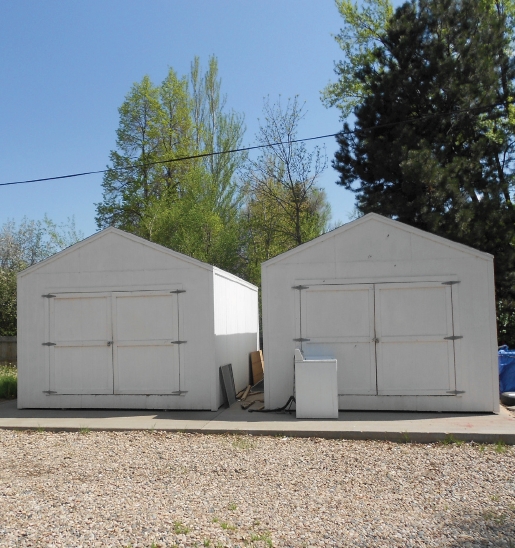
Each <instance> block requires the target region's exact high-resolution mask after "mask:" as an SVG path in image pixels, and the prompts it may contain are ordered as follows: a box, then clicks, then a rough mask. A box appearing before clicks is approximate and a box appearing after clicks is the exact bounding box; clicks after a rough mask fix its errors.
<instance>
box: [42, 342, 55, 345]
mask: <svg viewBox="0 0 515 548" xmlns="http://www.w3.org/2000/svg"><path fill="white" fill-rule="evenodd" d="M41 344H42V345H43V346H55V343H52V342H46V343H41Z"/></svg>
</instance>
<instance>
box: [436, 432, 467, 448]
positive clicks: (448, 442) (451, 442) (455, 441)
mask: <svg viewBox="0 0 515 548" xmlns="http://www.w3.org/2000/svg"><path fill="white" fill-rule="evenodd" d="M440 443H441V444H442V445H463V444H464V443H465V442H464V441H463V440H458V439H456V438H455V437H454V436H453V435H452V434H447V436H445V439H444V440H442V441H441V442H440Z"/></svg>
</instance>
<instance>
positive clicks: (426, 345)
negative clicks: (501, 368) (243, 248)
mask: <svg viewBox="0 0 515 548" xmlns="http://www.w3.org/2000/svg"><path fill="white" fill-rule="evenodd" d="M262 284H263V287H262V295H263V337H264V358H265V368H266V374H265V402H266V407H267V408H270V409H273V408H277V407H280V406H282V405H284V403H285V402H286V400H287V399H288V397H289V396H291V395H292V394H294V391H295V386H294V384H295V375H294V352H295V349H300V350H301V351H302V353H303V355H304V357H305V358H306V359H309V358H310V357H317V358H319V357H321V356H325V357H327V358H334V359H336V360H337V364H338V399H339V409H341V410H344V409H360V410H413V411H461V412H468V411H470V412H495V413H498V412H499V382H498V372H497V333H496V313H495V288H494V269H493V257H492V256H491V255H489V254H487V253H482V252H480V251H477V250H475V249H472V248H470V247H467V246H464V245H461V244H457V243H454V242H451V241H449V240H446V239H444V238H441V237H438V236H434V235H432V234H429V233H427V232H424V231H422V230H418V229H416V228H413V227H411V226H408V225H405V224H402V223H400V222H397V221H393V220H391V219H387V218H385V217H382V216H380V215H377V214H369V215H365V216H364V217H361V218H360V219H358V220H356V221H353V222H351V223H348V224H346V225H345V226H342V227H340V228H337V229H336V230H333V231H332V232H329V233H327V234H324V235H323V236H320V237H319V238H316V239H315V240H312V241H310V242H308V243H305V244H303V245H301V246H299V247H297V248H295V249H292V250H291V251H288V252H286V253H283V254H282V255H279V256H277V257H275V258H273V259H271V260H269V261H267V262H265V263H263V265H262ZM313 397H315V396H313ZM316 397H320V396H319V395H317V396H316Z"/></svg>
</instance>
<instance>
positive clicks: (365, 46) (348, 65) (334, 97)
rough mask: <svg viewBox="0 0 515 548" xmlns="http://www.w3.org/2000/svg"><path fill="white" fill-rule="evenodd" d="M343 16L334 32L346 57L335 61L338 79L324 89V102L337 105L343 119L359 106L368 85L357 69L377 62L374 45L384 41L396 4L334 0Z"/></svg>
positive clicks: (329, 105) (372, 0)
mask: <svg viewBox="0 0 515 548" xmlns="http://www.w3.org/2000/svg"><path fill="white" fill-rule="evenodd" d="M335 4H336V7H337V8H338V12H339V13H340V15H341V17H342V19H343V26H342V28H341V30H340V32H339V33H338V34H337V35H336V36H335V39H336V42H337V43H338V45H339V46H340V48H341V49H342V51H343V54H344V58H343V59H342V60H341V61H338V62H336V63H335V66H334V72H335V73H336V74H337V75H338V80H337V81H336V82H333V83H330V84H328V85H327V86H326V87H325V88H324V90H323V91H322V102H323V103H324V104H325V105H326V106H327V107H332V106H336V107H337V108H338V109H339V110H340V114H341V119H342V120H344V119H345V118H347V116H348V115H349V114H350V113H351V112H352V110H353V109H354V108H355V107H356V106H358V105H359V104H360V103H361V102H362V101H363V99H364V98H365V96H366V94H367V93H368V88H367V86H366V82H364V81H363V79H362V78H357V77H356V72H357V71H358V70H360V69H361V68H362V67H364V66H365V65H367V66H375V64H376V60H375V57H374V54H373V51H374V48H375V47H377V46H380V45H384V44H385V40H384V38H385V35H386V28H387V25H388V21H389V19H390V17H391V16H392V15H393V7H392V4H391V2H390V0H363V2H362V4H361V6H359V5H358V4H357V3H356V4H353V3H352V0H335Z"/></svg>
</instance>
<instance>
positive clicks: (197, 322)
mask: <svg viewBox="0 0 515 548" xmlns="http://www.w3.org/2000/svg"><path fill="white" fill-rule="evenodd" d="M151 289H152V290H170V291H171V290H174V289H183V290H185V293H181V294H180V296H179V299H180V306H181V316H182V323H181V328H180V329H182V333H181V337H182V338H184V340H187V343H186V344H182V345H181V347H180V351H181V353H182V360H183V363H184V370H183V378H182V380H181V389H182V390H184V391H187V393H186V394H185V395H183V396H170V395H168V396H154V395H148V396H147V395H115V394H107V395H96V396H95V395H47V394H45V393H44V391H45V390H48V389H49V358H48V352H49V349H48V347H45V346H42V343H43V342H46V341H47V339H48V333H47V325H48V321H47V318H48V306H49V305H48V301H49V299H47V298H43V297H42V295H45V294H49V293H56V292H59V293H60V292H94V291H138V290H143V291H145V290H151ZM213 324H214V322H213V293H212V269H211V268H210V267H209V266H208V265H206V267H205V268H203V267H201V266H197V265H196V264H192V263H189V262H187V261H182V260H180V259H178V258H176V257H173V256H171V255H169V254H167V253H166V252H160V251H159V250H156V249H155V248H154V249H153V248H151V247H149V246H147V245H145V244H144V243H139V242H137V241H134V240H130V239H128V238H125V237H123V236H121V235H118V234H115V233H110V234H106V235H105V237H100V238H98V239H96V241H94V242H91V243H88V244H87V245H82V246H81V247H79V248H78V249H76V250H74V249H73V248H70V250H68V251H67V252H64V253H63V255H62V256H60V257H58V258H57V259H56V260H53V261H50V262H47V263H45V264H42V265H41V266H40V267H39V268H37V269H36V270H33V271H32V272H30V271H29V272H27V273H26V274H25V275H24V274H23V273H22V275H20V276H19V279H18V349H19V356H18V374H19V392H18V393H19V396H18V407H20V408H23V407H43V408H44V407H58V408H60V407H64V408H74V407H75V408H77V407H92V408H131V407H134V408H161V409H209V408H211V407H212V405H211V392H212V383H213V374H212V372H213V369H214V366H215V357H214V352H213V348H214V341H213V338H214V335H213V334H214V325H213Z"/></svg>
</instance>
